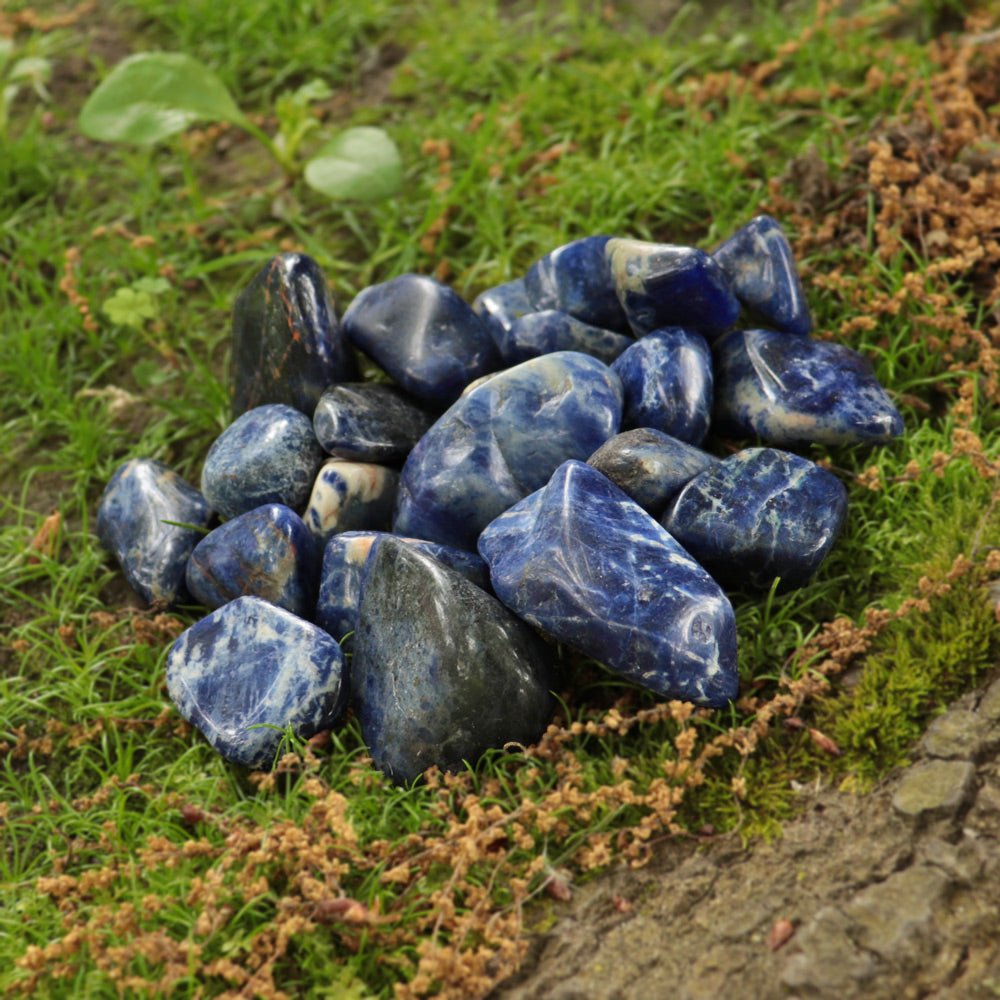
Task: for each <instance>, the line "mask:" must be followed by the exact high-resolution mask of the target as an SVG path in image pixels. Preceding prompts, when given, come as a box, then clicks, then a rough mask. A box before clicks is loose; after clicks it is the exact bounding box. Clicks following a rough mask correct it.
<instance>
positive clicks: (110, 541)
mask: <svg viewBox="0 0 1000 1000" xmlns="http://www.w3.org/2000/svg"><path fill="white" fill-rule="evenodd" d="M211 519H212V511H211V509H210V508H209V505H208V503H207V502H206V500H205V498H204V497H203V496H202V495H201V494H200V493H199V492H198V491H197V490H196V489H195V488H194V487H193V486H189V485H188V484H187V483H186V482H184V480H183V479H181V477H180V476H178V475H177V473H176V472H173V471H171V470H170V469H169V468H167V466H165V465H164V464H163V463H162V462H154V461H153V460H152V459H148V458H134V459H132V460H131V461H129V462H125V463H124V464H123V465H120V466H119V467H118V468H117V469H116V470H115V473H114V475H113V476H112V477H111V479H110V481H109V482H108V485H107V487H106V488H105V490H104V494H103V495H102V496H101V502H100V504H99V505H98V508H97V537H98V538H99V539H100V540H101V544H102V545H103V546H104V547H105V548H106V549H107V550H108V551H109V552H110V553H111V554H112V555H113V556H114V557H115V559H117V560H118V563H119V565H120V566H121V568H122V572H123V573H124V574H125V579H126V580H127V581H128V584H129V586H130V587H131V588H132V589H133V590H134V591H135V592H136V593H137V594H138V595H139V596H140V597H141V598H142V599H143V600H144V601H146V602H147V603H149V604H154V603H157V604H159V603H166V604H174V603H176V602H177V601H178V600H181V599H182V598H183V597H184V596H185V595H184V569H185V566H186V565H187V561H188V557H189V556H190V555H191V550H192V549H193V548H194V547H195V545H197V544H198V542H199V541H200V540H201V538H202V537H203V535H204V532H203V531H200V530H198V529H199V528H207V527H208V523H209V521H210V520H211ZM171 522H173V523H171ZM184 525H189V526H191V527H184Z"/></svg>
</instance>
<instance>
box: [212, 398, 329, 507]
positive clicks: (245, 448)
mask: <svg viewBox="0 0 1000 1000" xmlns="http://www.w3.org/2000/svg"><path fill="white" fill-rule="evenodd" d="M322 461H323V450H322V448H320V446H319V442H318V441H317V440H316V435H315V434H314V433H313V426H312V421H311V420H310V419H309V418H308V417H307V416H306V415H305V414H304V413H301V412H300V411H299V410H296V409H293V408H292V407H291V406H285V405H284V404H282V403H269V404H267V405H265V406H258V407H255V408H254V409H252V410H248V411H247V412H246V413H244V414H243V416H241V417H238V418H237V419H236V420H234V421H233V422H232V423H231V424H230V425H229V426H228V427H227V428H226V429H225V430H224V431H223V432H222V433H221V434H220V435H219V436H218V437H217V438H216V439H215V442H214V443H213V444H212V447H211V448H209V450H208V455H207V456H206V457H205V464H204V466H203V467H202V472H201V491H202V493H204V494H205V497H206V499H207V500H208V502H209V503H210V504H211V505H212V507H213V508H214V509H215V510H217V511H218V512H219V513H220V514H221V515H222V516H223V517H227V518H228V517H236V515H237V514H245V513H246V512H247V511H250V510H253V509H254V508H255V507H262V506H263V505H264V504H268V503H282V504H285V506H287V507H292V508H293V509H296V510H301V509H302V507H303V506H304V505H305V502H306V500H307V499H308V498H309V491H310V490H311V489H312V485H313V480H314V479H315V478H316V470H317V469H318V468H319V466H320V463H321V462H322Z"/></svg>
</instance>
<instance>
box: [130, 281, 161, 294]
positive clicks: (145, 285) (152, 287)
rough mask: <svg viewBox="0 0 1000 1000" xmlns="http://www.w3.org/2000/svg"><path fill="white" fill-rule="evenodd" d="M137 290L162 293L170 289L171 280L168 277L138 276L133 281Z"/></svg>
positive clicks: (133, 285)
mask: <svg viewBox="0 0 1000 1000" xmlns="http://www.w3.org/2000/svg"><path fill="white" fill-rule="evenodd" d="M132 287H133V288H134V289H135V290H136V291H137V292H149V294H150V295H161V294H162V293H163V292H169V291H170V282H169V281H167V279H166V278H160V277H156V278H137V279H136V280H135V281H133V282H132Z"/></svg>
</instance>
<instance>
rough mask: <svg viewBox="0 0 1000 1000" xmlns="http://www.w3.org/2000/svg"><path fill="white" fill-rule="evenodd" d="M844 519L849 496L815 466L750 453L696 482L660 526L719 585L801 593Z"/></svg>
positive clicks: (766, 452) (769, 452) (767, 451)
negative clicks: (791, 589)
mask: <svg viewBox="0 0 1000 1000" xmlns="http://www.w3.org/2000/svg"><path fill="white" fill-rule="evenodd" d="M846 515H847V490H845V489H844V485H843V483H841V481H840V480H839V479H838V478H837V477H836V476H835V475H833V473H831V472H827V471H826V469H821V468H820V467H819V466H818V465H816V464H815V462H810V461H809V460H808V459H805V458H801V457H799V456H798V455H791V454H789V453H788V452H786V451H778V450H776V449H774V448H747V449H745V450H744V451H740V452H737V453H736V454H735V455H731V456H730V457H729V458H727V459H725V460H724V461H722V462H719V463H718V464H716V465H714V466H712V468H711V469H708V470H707V471H705V472H703V473H701V474H700V475H698V476H695V478H694V479H692V480H691V481H690V482H689V483H688V484H687V486H685V487H684V489H683V490H681V492H680V493H679V494H678V495H677V498H676V499H675V500H674V502H673V504H672V505H671V507H670V509H669V510H668V512H667V514H666V515H665V516H664V518H663V525H664V527H666V529H667V530H668V531H669V532H670V534H671V535H673V536H674V538H676V539H677V541H678V542H680V543H681V545H683V546H684V548H685V549H687V550H688V552H690V553H691V555H693V556H694V557H695V559H697V560H698V562H700V563H701V564H702V565H703V566H704V567H705V568H706V569H707V570H708V571H709V572H710V573H711V574H712V575H713V576H714V577H715V578H716V579H717V580H718V581H719V582H720V583H723V584H724V585H726V586H744V585H747V584H749V585H750V586H751V587H757V588H760V589H765V590H766V589H767V588H768V587H770V586H771V584H772V582H773V581H774V578H775V577H781V583H782V586H783V587H786V588H787V587H801V586H803V585H804V584H805V583H806V582H807V581H808V580H809V578H810V577H811V576H812V575H813V574H814V573H815V572H816V570H817V569H818V568H819V565H820V563H821V562H822V561H823V559H824V558H826V554H827V553H828V552H829V551H830V549H831V547H832V546H833V543H834V541H836V538H837V535H838V534H839V533H840V530H841V528H842V527H843V524H844V518H845V517H846Z"/></svg>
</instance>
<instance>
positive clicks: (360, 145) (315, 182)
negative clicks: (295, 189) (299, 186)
mask: <svg viewBox="0 0 1000 1000" xmlns="http://www.w3.org/2000/svg"><path fill="white" fill-rule="evenodd" d="M305 178H306V183H307V184H308V185H309V186H310V187H311V188H315V190H317V191H319V192H321V193H322V194H325V195H327V197H329V198H351V199H355V200H358V201H378V200H379V199H381V198H388V197H389V196H390V195H392V194H395V193H396V192H397V191H398V190H399V188H400V186H401V185H402V183H403V166H402V162H401V160H400V158H399V150H398V149H397V148H396V144H395V143H394V142H393V141H392V139H390V138H389V136H388V135H387V134H386V133H385V132H383V131H382V129H380V128H371V127H368V126H361V127H358V128H349V129H346V130H345V131H343V132H341V133H340V134H339V135H337V136H335V137H334V138H333V139H331V140H330V142H328V143H327V144H326V145H325V146H323V147H322V148H321V149H320V151H319V152H318V153H317V154H316V155H315V156H314V157H312V159H311V160H309V162H308V163H307V164H306V170H305Z"/></svg>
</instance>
